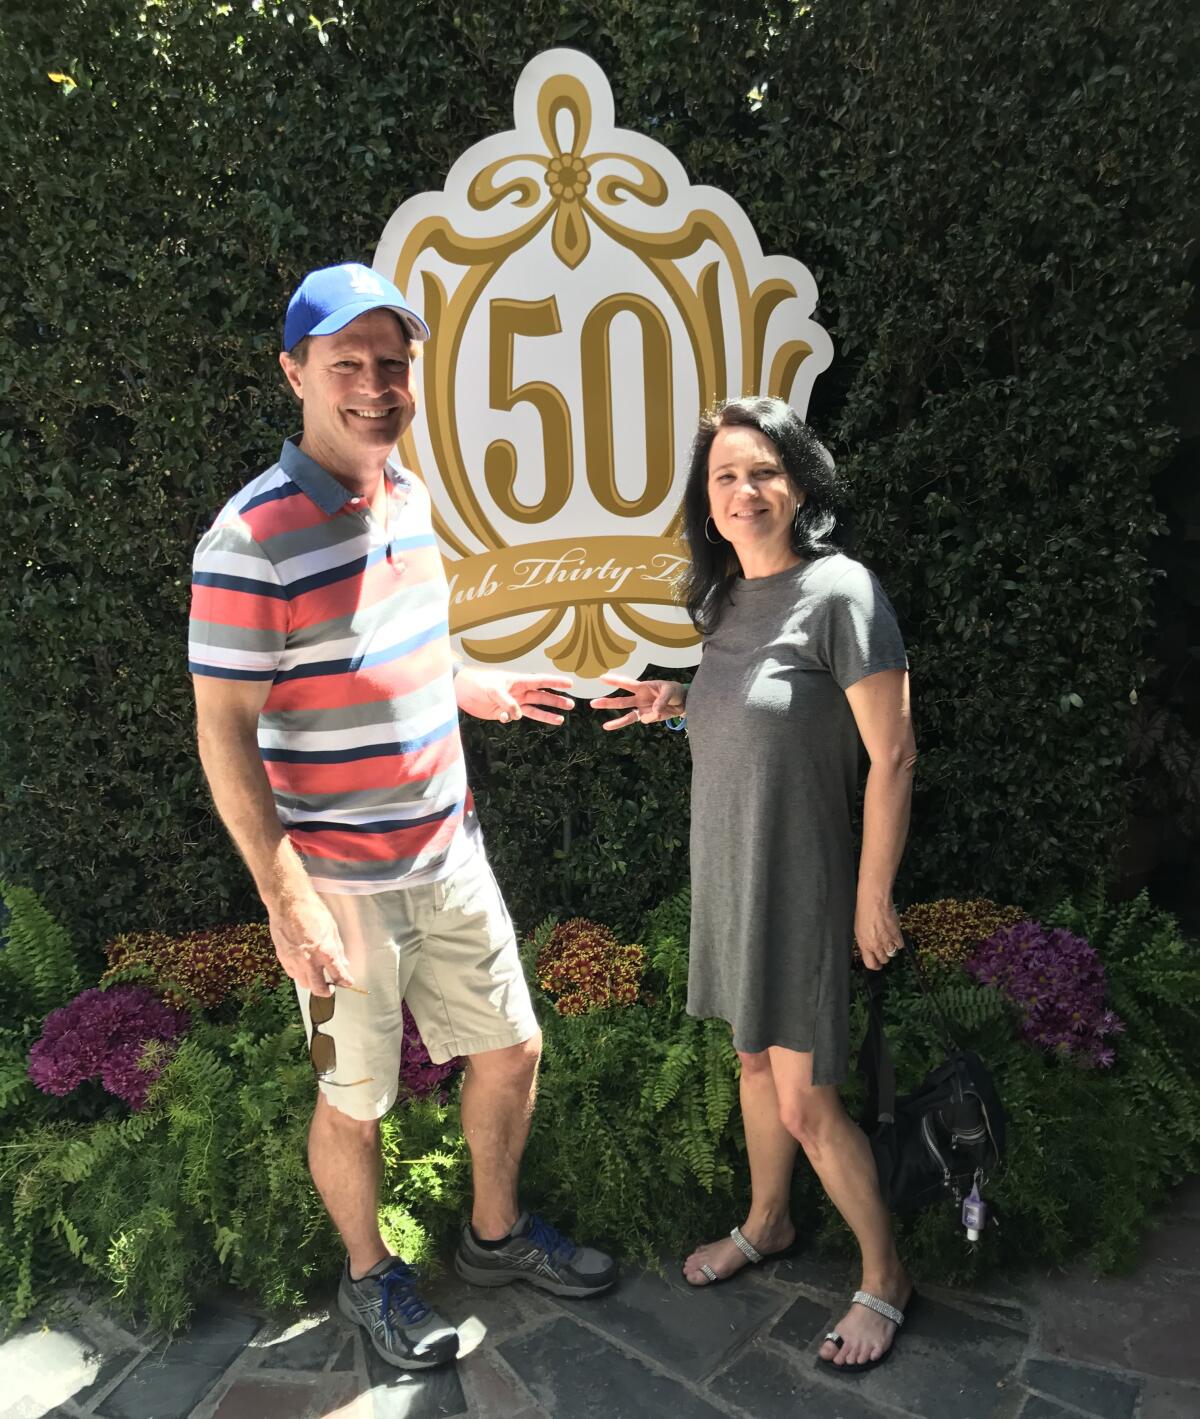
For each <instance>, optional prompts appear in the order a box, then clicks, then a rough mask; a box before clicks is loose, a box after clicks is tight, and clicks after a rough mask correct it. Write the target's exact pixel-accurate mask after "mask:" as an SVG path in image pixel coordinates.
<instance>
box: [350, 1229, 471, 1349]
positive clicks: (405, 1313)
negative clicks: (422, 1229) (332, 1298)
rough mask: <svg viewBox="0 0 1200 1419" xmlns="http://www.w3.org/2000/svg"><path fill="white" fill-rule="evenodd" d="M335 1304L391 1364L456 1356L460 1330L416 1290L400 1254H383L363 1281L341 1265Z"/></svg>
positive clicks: (414, 1277)
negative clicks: (448, 1321) (383, 1256)
mask: <svg viewBox="0 0 1200 1419" xmlns="http://www.w3.org/2000/svg"><path fill="white" fill-rule="evenodd" d="M338 1310H339V1311H341V1313H342V1314H343V1315H344V1316H345V1317H346V1319H347V1320H348V1321H353V1323H354V1324H355V1325H361V1326H362V1328H363V1329H364V1330H365V1331H366V1332H367V1334H368V1335H369V1336H370V1337H371V1343H372V1345H374V1347H375V1349H376V1350H378V1351H379V1353H380V1355H382V1356H383V1358H384V1359H385V1360H386V1361H387V1362H388V1364H389V1365H398V1366H399V1367H400V1368H401V1369H403V1370H421V1369H426V1368H427V1367H428V1366H430V1365H444V1364H445V1363H446V1362H447V1361H448V1360H453V1359H455V1358H457V1356H458V1331H457V1330H455V1329H454V1327H453V1326H452V1325H447V1324H446V1322H445V1321H444V1320H443V1319H442V1318H441V1316H440V1315H438V1313H437V1312H436V1311H433V1310H430V1308H429V1307H428V1306H427V1305H426V1304H425V1302H424V1301H423V1300H422V1299H421V1297H420V1296H419V1295H418V1294H417V1273H416V1272H415V1271H414V1270H413V1269H412V1267H411V1266H408V1265H406V1264H405V1263H404V1262H403V1261H401V1260H400V1258H399V1257H398V1256H391V1257H385V1258H384V1260H383V1261H381V1262H380V1263H379V1265H378V1266H377V1267H375V1268H374V1269H373V1270H371V1271H368V1272H367V1274H366V1275H365V1276H364V1277H363V1278H362V1280H361V1281H353V1280H351V1277H350V1262H349V1261H347V1262H346V1265H345V1266H344V1267H343V1268H342V1279H341V1283H340V1284H339V1286H338Z"/></svg>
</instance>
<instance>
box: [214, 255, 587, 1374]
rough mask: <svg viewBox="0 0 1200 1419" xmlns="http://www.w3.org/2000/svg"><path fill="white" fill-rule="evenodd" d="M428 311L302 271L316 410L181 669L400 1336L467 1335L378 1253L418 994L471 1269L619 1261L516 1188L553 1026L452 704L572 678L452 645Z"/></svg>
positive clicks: (433, 1359) (267, 485)
mask: <svg viewBox="0 0 1200 1419" xmlns="http://www.w3.org/2000/svg"><path fill="white" fill-rule="evenodd" d="M428 337H429V330H428V328H427V327H426V325H425V323H424V321H423V320H422V319H421V318H420V316H419V315H417V314H416V312H415V311H413V310H412V309H411V307H410V306H409V305H408V303H407V302H406V301H405V299H404V296H403V295H402V294H401V293H400V291H399V290H397V288H396V287H395V286H394V285H392V284H391V283H390V282H388V281H386V280H384V279H382V278H381V277H380V276H378V275H377V274H376V273H375V272H373V271H371V270H369V269H368V268H367V267H365V266H358V265H344V266H335V267H329V268H326V269H324V270H320V271H314V272H312V273H310V274H309V275H308V276H307V277H305V279H304V281H303V282H302V283H301V285H300V286H299V288H298V289H297V291H296V293H295V295H294V296H293V297H292V300H291V302H290V304H289V306H288V310H287V318H286V321H285V324H284V337H283V352H282V353H281V354H280V357H279V360H280V364H281V365H282V367H283V372H284V374H285V375H286V376H287V380H288V383H289V384H290V385H291V387H292V390H293V391H294V393H295V395H296V397H297V399H298V400H299V401H300V404H301V408H302V411H303V433H302V435H301V437H300V439H299V440H298V441H296V440H293V439H288V440H286V441H285V443H284V445H283V450H282V452H281V454H280V456H279V461H278V462H277V463H275V464H273V465H272V466H271V467H270V468H268V469H267V470H266V472H264V473H263V474H262V475H261V476H260V477H258V478H256V479H254V480H253V481H252V482H251V483H249V484H248V485H247V486H246V487H244V488H243V489H242V490H241V491H240V492H239V493H237V494H236V495H235V496H234V497H233V498H232V499H231V500H230V502H229V503H228V504H227V505H226V507H225V508H224V510H223V511H222V512H221V513H220V515H219V516H218V518H217V520H216V522H215V524H214V525H213V527H212V529H211V530H210V531H209V532H208V533H207V534H206V535H205V536H204V538H203V539H202V540H201V542H200V545H199V547H198V548H197V550H196V557H195V564H194V569H193V588H192V617H191V628H190V644H189V654H190V668H191V671H192V674H193V677H194V685H195V691H196V712H197V724H198V738H199V746H200V757H201V761H202V763H203V765H204V771H205V773H206V775H207V777H208V782H209V786H210V788H211V790H212V795H213V799H214V801H215V803H216V806H217V810H218V812H219V813H220V815H221V817H222V819H223V820H224V823H225V825H226V827H227V828H228V829H229V832H230V834H231V835H232V837H233V840H234V842H235V843H236V844H237V847H238V849H239V850H240V852H241V854H242V856H243V857H244V858H245V860H246V864H247V866H248V867H249V869H250V871H251V873H252V874H253V876H254V881H255V884H256V886H257V887H258V891H259V894H260V896H261V897H262V900H263V904H264V906H265V907H266V909H267V913H268V916H269V918H270V925H271V936H272V939H273V940H274V942H275V948H276V951H277V953H278V955H279V960H280V963H281V964H282V966H283V968H284V970H285V971H286V972H287V973H288V975H289V976H291V977H292V979H293V980H294V981H295V983H296V993H297V996H298V997H299V1002H300V1009H301V1012H302V1014H303V1017H304V1023H305V1028H306V1030H307V1031H308V1037H309V1054H310V1058H311V1060H312V1063H313V1068H314V1070H315V1071H316V1074H317V1078H318V1080H319V1090H318V1096H317V1103H316V1108H315V1111H314V1113H313V1119H312V1125H311V1128H310V1131H309V1139H308V1155H309V1165H310V1168H311V1170H312V1175H313V1181H314V1182H315V1184H316V1186H317V1189H318V1191H319V1192H320V1195H321V1198H322V1200H323V1202H324V1203H325V1206H326V1208H327V1209H328V1211H329V1214H330V1217H331V1218H332V1219H333V1222H334V1224H335V1225H336V1227H337V1229H338V1231H339V1232H340V1234H341V1236H342V1239H343V1241H344V1242H345V1244H346V1252H347V1257H346V1264H345V1266H344V1268H343V1270H342V1277H341V1282H340V1285H339V1289H338V1306H339V1308H340V1310H341V1311H342V1313H343V1314H344V1315H345V1316H347V1318H348V1319H350V1320H352V1321H354V1322H355V1323H357V1324H359V1325H361V1326H363V1327H364V1328H365V1329H366V1331H367V1333H368V1334H369V1335H370V1338H371V1340H372V1341H373V1343H374V1345H375V1348H376V1349H377V1350H378V1351H379V1353H380V1354H381V1355H382V1356H383V1358H384V1359H385V1360H388V1361H390V1362H391V1363H392V1364H395V1365H400V1366H404V1367H420V1366H427V1365H435V1364H439V1363H441V1362H443V1361H446V1360H450V1359H453V1358H454V1356H455V1355H456V1354H457V1349H458V1336H457V1333H456V1331H455V1330H454V1329H453V1327H452V1326H450V1325H448V1324H447V1323H446V1322H445V1321H443V1320H442V1319H441V1317H440V1316H438V1315H436V1314H435V1313H434V1312H433V1311H432V1310H431V1309H430V1308H429V1307H428V1306H427V1305H426V1304H425V1302H424V1301H423V1300H422V1299H421V1297H420V1296H419V1294H418V1293H417V1290H416V1287H415V1280H416V1278H415V1275H414V1273H413V1272H412V1271H411V1270H410V1269H409V1268H408V1267H407V1266H406V1265H405V1263H404V1262H403V1261H401V1260H400V1259H399V1258H397V1257H394V1256H392V1255H391V1254H390V1252H389V1251H388V1248H387V1246H386V1244H385V1243H384V1240H383V1237H382V1236H381V1234H380V1231H379V1222H378V1215H377V1201H378V1178H379V1167H380V1164H379V1119H380V1118H381V1117H382V1116H383V1115H384V1114H385V1113H386V1112H387V1111H388V1109H389V1108H390V1107H391V1106H392V1104H393V1102H394V1101H395V1098H396V1093H397V1076H398V1071H399V1065H400V1045H401V1031H402V1026H401V1002H402V1001H406V1002H407V1003H408V1006H409V1008H410V1010H411V1011H412V1013H413V1015H414V1017H415V1019H416V1022H417V1027H418V1029H419V1030H420V1032H421V1036H422V1038H423V1039H424V1041H425V1044H426V1047H427V1048H428V1050H429V1053H430V1056H431V1057H432V1058H433V1059H434V1060H436V1061H442V1060H446V1059H449V1058H451V1057H453V1056H455V1055H465V1056H466V1057H467V1061H468V1062H467V1069H466V1074H465V1077H464V1082H463V1087H462V1122H463V1132H464V1135H465V1137H466V1140H467V1143H468V1146H469V1148H470V1153H471V1162H472V1169H473V1178H474V1200H473V1208H472V1214H471V1221H470V1223H469V1224H467V1225H466V1226H464V1228H463V1234H462V1239H461V1241H460V1244H459V1248H458V1252H457V1254H456V1257H455V1265H456V1268H457V1270H458V1272H459V1274H460V1275H461V1276H463V1277H464V1278H465V1279H466V1280H468V1281H471V1282H474V1283H476V1284H479V1285H488V1286H497V1285H503V1284H505V1283H507V1282H509V1281H513V1280H517V1279H523V1280H527V1281H530V1282H532V1283H533V1284H534V1285H537V1286H541V1287H543V1288H544V1289H546V1290H549V1291H552V1292H554V1293H555V1294H557V1295H566V1296H585V1295H591V1294H594V1293H596V1292H598V1291H601V1290H603V1289H605V1288H606V1287H607V1286H609V1285H611V1284H612V1281H613V1280H614V1277H615V1268H614V1266H613V1263H612V1261H611V1260H610V1258H608V1257H607V1256H604V1255H603V1254H602V1253H600V1252H597V1251H594V1250H592V1249H590V1248H586V1247H576V1246H575V1245H574V1244H573V1243H571V1242H570V1241H568V1240H567V1239H566V1238H565V1237H562V1236H561V1235H559V1234H558V1233H557V1232H555V1231H554V1229H553V1228H551V1227H549V1226H548V1225H547V1224H545V1223H544V1222H543V1221H541V1219H540V1218H537V1217H535V1216H530V1215H529V1214H528V1213H526V1212H523V1211H521V1210H520V1207H519V1203H518V1200H517V1175H518V1168H519V1164H520V1159H521V1155H522V1152H523V1150H524V1146H525V1141H526V1137H527V1135H528V1131H529V1121H530V1115H531V1111H532V1107H533V1096H534V1084H535V1079H536V1072H537V1063H538V1056H539V1051H540V1047H541V1035H540V1033H539V1031H538V1027H537V1021H536V1020H535V1018H534V1015H533V1010H532V1007H531V1004H530V999H529V991H528V989H527V987H526V984H525V981H524V978H523V976H522V973H521V967H520V962H519V960H518V957H517V947H516V941H515V939H514V936H513V930H512V925H511V923H510V921H509V918H508V914H507V912H506V910H505V907H504V903H503V901H502V900H501V898H500V895H499V891H498V889H497V887H496V883H495V879H494V878H493V877H492V874H491V871H490V869H489V867H488V864H487V860H486V858H485V856H484V851H483V845H482V842H481V839H480V833H479V827H478V824H477V821H476V817H475V811H474V806H473V803H472V799H471V794H470V790H469V788H468V786H467V781H466V772H465V767H464V763H463V752H462V744H461V741H460V738H459V729H458V710H459V709H463V710H465V711H467V713H468V714H472V715H475V716H477V717H478V718H481V719H496V720H500V721H502V722H504V723H507V722H509V721H514V720H517V719H520V718H522V717H527V718H530V719H535V720H539V721H541V722H543V723H546V724H561V723H562V720H563V715H562V713H561V711H564V710H568V709H570V708H571V707H572V701H571V700H570V699H569V698H568V697H567V696H565V695H563V694H562V693H561V691H563V690H566V689H569V688H570V685H571V681H570V680H569V679H568V678H566V677H564V676H541V677H531V676H520V675H511V674H507V673H504V672H498V671H481V670H476V669H472V668H469V667H463V666H456V665H455V664H454V662H453V659H452V656H451V652H450V643H449V639H448V592H447V586H446V579H445V574H444V571H443V568H442V564H441V558H440V556H439V553H438V549H437V544H436V542H435V539H434V535H433V531H432V526H431V520H430V503H429V496H428V493H427V492H426V490H425V488H424V486H423V485H422V484H421V482H420V481H419V480H418V479H417V478H415V477H414V476H412V475H411V474H409V473H407V472H406V471H405V470H404V469H403V468H401V467H400V466H399V464H398V463H397V462H396V461H395V459H394V458H393V456H392V455H393V449H394V447H395V445H396V441H397V440H398V439H399V437H400V436H401V434H403V433H404V431H405V430H406V429H407V428H408V427H409V425H410V424H411V423H412V421H413V418H414V416H415V415H416V412H417V394H416V386H415V383H414V380H413V361H414V358H415V355H416V353H417V344H418V342H420V341H423V340H426V339H428Z"/></svg>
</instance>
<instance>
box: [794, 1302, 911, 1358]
mask: <svg viewBox="0 0 1200 1419" xmlns="http://www.w3.org/2000/svg"><path fill="white" fill-rule="evenodd" d="M916 1301H917V1293H916V1291H910V1292H909V1296H908V1300H907V1302H905V1308H904V1310H902V1311H901V1310H897V1309H896V1307H895V1306H892V1305H889V1304H888V1302H887V1301H881V1300H880V1299H879V1297H878V1296H872V1295H871V1293H870V1292H869V1291H855V1293H854V1295H853V1296H851V1297H850V1304H851V1305H852V1306H855V1305H858V1306H866V1308H867V1309H868V1310H869V1311H877V1312H878V1313H879V1314H880V1315H881V1316H883V1318H884V1320H890V1321H891V1322H892V1324H893V1325H894V1326H895V1327H896V1329H895V1330H894V1331H893V1332H892V1343H891V1344H890V1345H889V1346H888V1348H887V1349H886V1350H885V1351H884V1352H883V1354H882V1355H880V1357H879V1358H878V1360H856V1361H855V1362H854V1363H853V1364H847V1365H836V1364H834V1362H833V1361H832V1360H826V1359H825V1357H824V1356H823V1355H818V1356H817V1364H818V1365H822V1366H823V1367H824V1368H825V1369H826V1370H833V1371H835V1372H836V1373H837V1374H839V1375H860V1374H862V1372H863V1371H864V1370H873V1369H874V1368H875V1367H876V1365H882V1364H883V1362H884V1361H885V1360H886V1359H887V1358H888V1356H889V1355H890V1354H891V1353H892V1351H893V1350H894V1349H895V1348H896V1341H897V1339H898V1338H899V1336H900V1327H901V1326H902V1325H903V1324H904V1321H905V1317H906V1316H910V1315H912V1313H913V1306H914V1305H915V1304H916ZM826 1340H832V1341H833V1343H834V1344H835V1345H836V1346H837V1348H838V1349H839V1350H840V1349H841V1348H842V1346H843V1344H844V1343H845V1342H844V1341H843V1339H842V1337H841V1336H840V1335H839V1334H838V1333H837V1331H836V1330H830V1331H827V1332H826V1334H825V1336H824V1337H823V1339H822V1341H821V1343H822V1344H824V1343H825V1341H826Z"/></svg>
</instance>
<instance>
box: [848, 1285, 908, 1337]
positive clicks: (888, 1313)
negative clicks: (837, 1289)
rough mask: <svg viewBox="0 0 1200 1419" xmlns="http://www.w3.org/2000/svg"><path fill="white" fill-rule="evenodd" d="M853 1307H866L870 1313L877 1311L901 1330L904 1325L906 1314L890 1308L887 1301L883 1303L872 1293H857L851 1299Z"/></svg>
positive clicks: (893, 1307) (892, 1307)
mask: <svg viewBox="0 0 1200 1419" xmlns="http://www.w3.org/2000/svg"><path fill="white" fill-rule="evenodd" d="M850 1304H851V1305H852V1306H854V1305H858V1306H866V1308H867V1310H869V1311H877V1312H878V1313H879V1314H880V1315H881V1316H883V1318H884V1319H885V1320H890V1321H891V1323H892V1324H893V1325H894V1326H896V1327H897V1328H899V1327H900V1326H902V1325H903V1324H904V1312H903V1311H898V1310H897V1309H896V1307H895V1306H890V1305H888V1303H887V1302H886V1301H881V1300H880V1299H879V1297H878V1296H872V1295H871V1293H870V1291H855V1293H854V1295H853V1296H851V1297H850Z"/></svg>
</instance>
